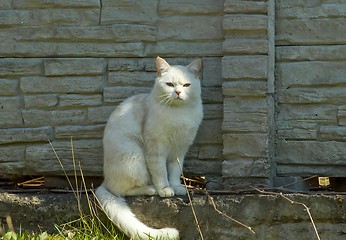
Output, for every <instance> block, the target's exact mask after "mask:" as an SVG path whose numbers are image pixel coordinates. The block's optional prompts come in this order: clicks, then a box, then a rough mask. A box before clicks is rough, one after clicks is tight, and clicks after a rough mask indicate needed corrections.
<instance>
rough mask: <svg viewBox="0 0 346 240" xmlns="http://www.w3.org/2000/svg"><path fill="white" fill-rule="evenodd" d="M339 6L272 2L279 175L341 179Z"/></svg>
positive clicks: (342, 56)
mask: <svg viewBox="0 0 346 240" xmlns="http://www.w3.org/2000/svg"><path fill="white" fill-rule="evenodd" d="M344 10H345V4H344V3H342V2H340V1H337V0H330V1H310V2H309V4H303V3H302V2H301V1H283V0H279V1H277V4H276V45H277V47H276V61H277V64H276V87H277V89H276V91H277V101H278V105H277V106H278V107H277V122H276V129H277V149H276V155H277V159H276V161H277V163H278V168H277V174H279V175H286V176H287V175H303V176H307V175H313V174H317V175H323V174H325V175H328V176H336V177H345V173H344V171H345V166H346V162H345V158H344V156H343V155H344V153H343V152H344V150H343V149H344V146H343V144H344V142H345V138H344V136H343V134H344V128H343V126H344V125H345V113H344V106H345V103H346V98H345V97H344V95H345V94H344V93H345V86H344V85H345V69H346V61H345V49H346V48H345V46H346V45H345V44H346V41H345V33H346V28H345V24H343V22H344V21H345V17H346V15H345V11H344ZM336 165H337V166H336Z"/></svg>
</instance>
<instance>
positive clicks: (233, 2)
mask: <svg viewBox="0 0 346 240" xmlns="http://www.w3.org/2000/svg"><path fill="white" fill-rule="evenodd" d="M267 5H268V3H267V2H266V1H264V2H263V1H241V0H240V1H239V0H226V1H225V9H224V11H225V12H226V13H235V14H239V13H267V11H268V10H267V7H268V6H267Z"/></svg>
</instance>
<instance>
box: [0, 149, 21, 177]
mask: <svg viewBox="0 0 346 240" xmlns="http://www.w3.org/2000/svg"><path fill="white" fill-rule="evenodd" d="M24 153H25V146H21V145H19V146H5V147H0V174H1V176H9V175H11V174H13V175H22V173H23V169H24V168H25V154H24Z"/></svg>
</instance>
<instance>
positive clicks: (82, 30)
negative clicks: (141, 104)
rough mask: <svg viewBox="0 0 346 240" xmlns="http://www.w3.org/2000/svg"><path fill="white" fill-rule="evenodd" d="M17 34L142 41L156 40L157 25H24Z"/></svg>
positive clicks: (58, 38)
mask: <svg viewBox="0 0 346 240" xmlns="http://www.w3.org/2000/svg"><path fill="white" fill-rule="evenodd" d="M9 33H11V34H15V35H14V37H15V39H16V40H21V41H44V42H47V41H55V42H59V41H70V42H98V43H102V42H122V43H124V42H141V41H156V33H157V27H156V26H148V25H141V24H113V25H110V26H83V27H80V26H49V27H46V26H40V27H37V26H35V27H32V26H28V27H22V28H20V29H18V30H17V31H15V32H14V31H13V30H12V31H9Z"/></svg>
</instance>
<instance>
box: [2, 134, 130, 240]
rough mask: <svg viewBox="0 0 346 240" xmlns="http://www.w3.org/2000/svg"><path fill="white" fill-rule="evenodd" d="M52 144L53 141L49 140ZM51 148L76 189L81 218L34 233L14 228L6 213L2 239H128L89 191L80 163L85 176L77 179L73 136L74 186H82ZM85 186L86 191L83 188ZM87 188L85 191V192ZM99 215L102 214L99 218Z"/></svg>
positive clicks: (80, 171) (79, 170) (80, 173)
mask: <svg viewBox="0 0 346 240" xmlns="http://www.w3.org/2000/svg"><path fill="white" fill-rule="evenodd" d="M50 144H51V143H50ZM51 146H52V149H53V151H54V153H55V156H56V158H57V160H58V161H59V163H60V165H61V167H62V171H63V172H64V173H65V175H66V177H67V180H68V181H69V184H70V186H71V189H73V190H74V191H73V192H74V195H75V198H76V204H77V206H78V215H79V218H78V219H74V220H69V221H66V222H65V223H62V224H55V229H56V233H54V234H48V233H47V232H39V233H32V232H29V231H26V230H24V231H22V230H19V232H15V230H14V229H15V228H14V226H13V224H12V220H11V217H10V216H7V217H6V222H7V226H6V227H5V226H2V225H1V223H0V240H72V239H73V240H108V239H109V240H125V239H127V238H126V237H125V235H124V233H122V232H120V231H119V229H117V228H116V227H115V226H114V225H113V224H112V223H111V221H110V220H108V219H107V217H106V216H105V215H104V214H102V211H100V207H99V205H98V203H97V200H96V197H95V195H94V194H92V195H89V194H88V193H90V192H92V193H93V191H91V190H90V189H87V187H86V184H85V181H84V175H83V171H82V169H81V166H80V164H78V165H79V166H78V167H79V169H78V175H79V176H81V177H82V182H81V183H78V182H77V181H78V180H77V179H78V178H77V166H76V162H75V159H74V151H73V150H74V149H73V144H72V139H71V148H72V149H71V150H72V158H73V166H74V174H75V181H76V182H75V186H80V189H78V187H76V188H75V189H74V188H73V184H72V183H71V182H70V180H69V178H68V176H67V173H66V171H65V168H64V166H63V165H62V162H61V161H60V159H59V156H58V155H57V154H56V151H55V149H54V147H53V145H52V144H51ZM81 190H83V191H81ZM82 192H85V194H82ZM82 197H85V198H86V202H87V207H86V209H85V207H84V209H83V207H82V204H81V199H82ZM100 216H103V217H102V219H100Z"/></svg>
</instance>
